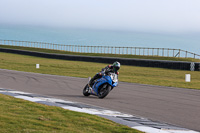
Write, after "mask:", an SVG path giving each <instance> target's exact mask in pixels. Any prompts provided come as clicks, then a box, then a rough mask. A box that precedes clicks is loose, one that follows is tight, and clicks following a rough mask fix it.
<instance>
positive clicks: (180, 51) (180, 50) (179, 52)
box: [179, 49, 181, 58]
mask: <svg viewBox="0 0 200 133" xmlns="http://www.w3.org/2000/svg"><path fill="white" fill-rule="evenodd" d="M180 57H181V50H180V49H179V58H180Z"/></svg>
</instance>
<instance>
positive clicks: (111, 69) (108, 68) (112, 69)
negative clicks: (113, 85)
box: [88, 61, 120, 87]
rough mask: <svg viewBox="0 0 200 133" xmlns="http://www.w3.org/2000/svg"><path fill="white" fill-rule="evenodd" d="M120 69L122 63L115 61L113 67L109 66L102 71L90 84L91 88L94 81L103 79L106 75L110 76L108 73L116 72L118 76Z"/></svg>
mask: <svg viewBox="0 0 200 133" xmlns="http://www.w3.org/2000/svg"><path fill="white" fill-rule="evenodd" d="M119 69H120V63H119V62H117V61H115V62H114V63H113V64H112V65H108V66H106V67H105V68H103V69H102V71H101V72H99V73H97V74H96V75H95V76H94V77H93V78H92V79H91V80H90V82H89V84H88V85H89V87H92V85H93V82H94V80H96V79H99V78H101V77H102V76H103V75H104V74H108V72H114V73H116V74H117V75H118V74H119V72H118V70H119Z"/></svg>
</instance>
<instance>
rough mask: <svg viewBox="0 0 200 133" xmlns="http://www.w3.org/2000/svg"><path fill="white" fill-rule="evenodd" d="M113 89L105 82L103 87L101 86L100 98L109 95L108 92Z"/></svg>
mask: <svg viewBox="0 0 200 133" xmlns="http://www.w3.org/2000/svg"><path fill="white" fill-rule="evenodd" d="M110 91H111V86H110V85H108V84H104V85H103V86H102V87H100V89H99V92H98V97H99V98H104V97H106V96H107V95H108V93H109V92H110Z"/></svg>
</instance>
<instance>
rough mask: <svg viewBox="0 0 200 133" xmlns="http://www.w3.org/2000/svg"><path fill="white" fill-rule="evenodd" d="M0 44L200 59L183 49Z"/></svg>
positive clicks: (1, 41)
mask: <svg viewBox="0 0 200 133" xmlns="http://www.w3.org/2000/svg"><path fill="white" fill-rule="evenodd" d="M0 44H2V45H10V46H21V47H33V48H44V49H53V50H62V51H69V52H78V53H101V54H124V55H143V56H161V57H182V58H195V59H200V55H198V54H195V53H192V52H189V51H185V50H181V49H170V48H147V47H113V46H84V45H64V44H54V43H45V42H31V41H17V40H0Z"/></svg>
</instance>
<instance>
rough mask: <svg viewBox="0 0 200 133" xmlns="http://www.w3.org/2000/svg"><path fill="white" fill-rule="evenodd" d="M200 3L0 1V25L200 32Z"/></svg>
mask: <svg viewBox="0 0 200 133" xmlns="http://www.w3.org/2000/svg"><path fill="white" fill-rule="evenodd" d="M199 14H200V0H0V23H1V24H20V25H21V24H22V25H46V26H58V27H78V28H94V29H116V30H141V31H161V32H162V31H164V32H200V15H199Z"/></svg>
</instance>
